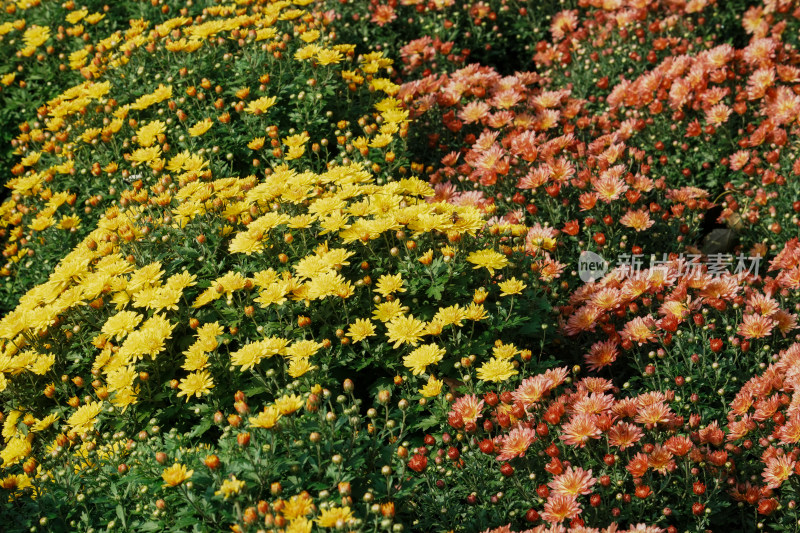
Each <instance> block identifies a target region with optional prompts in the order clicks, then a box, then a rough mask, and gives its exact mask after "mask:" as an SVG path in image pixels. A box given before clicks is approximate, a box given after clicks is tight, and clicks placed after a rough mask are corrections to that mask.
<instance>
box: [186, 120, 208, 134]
mask: <svg viewBox="0 0 800 533" xmlns="http://www.w3.org/2000/svg"><path fill="white" fill-rule="evenodd" d="M213 125H214V122H213V121H212V120H211V119H210V118H205V119H203V120H201V121H200V122H198V123H197V124H195V125H194V126H192V127H191V128H189V135H191V136H192V137H199V136H201V135H203V134H204V133H205V132H207V131H208V130H210V129H211V126H213Z"/></svg>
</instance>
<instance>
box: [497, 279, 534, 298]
mask: <svg viewBox="0 0 800 533" xmlns="http://www.w3.org/2000/svg"><path fill="white" fill-rule="evenodd" d="M498 285H499V287H500V296H511V295H512V294H520V293H522V291H523V290H525V288H526V287H527V285H526V284H525V283H523V282H522V281H520V280H518V279H517V278H511V279H509V280H506V281H501V282H500V283H498Z"/></svg>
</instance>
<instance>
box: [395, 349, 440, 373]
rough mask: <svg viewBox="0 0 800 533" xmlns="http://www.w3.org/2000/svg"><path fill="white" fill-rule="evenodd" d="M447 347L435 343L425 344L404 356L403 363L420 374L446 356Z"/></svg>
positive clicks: (413, 371)
mask: <svg viewBox="0 0 800 533" xmlns="http://www.w3.org/2000/svg"><path fill="white" fill-rule="evenodd" d="M444 354H445V349H444V348H440V347H439V346H437V345H435V344H424V345H422V346H420V347H419V348H417V349H415V350H414V351H412V352H411V353H410V354H408V355H406V356H405V357H404V358H403V365H404V366H405V367H406V368H410V369H411V372H412V373H413V374H414V375H415V376H418V375H420V374H422V373H423V372H425V370H426V369H427V368H428V366H430V365H435V364H436V363H438V362H439V361H441V360H442V357H444Z"/></svg>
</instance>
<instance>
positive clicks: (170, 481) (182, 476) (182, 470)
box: [161, 463, 194, 487]
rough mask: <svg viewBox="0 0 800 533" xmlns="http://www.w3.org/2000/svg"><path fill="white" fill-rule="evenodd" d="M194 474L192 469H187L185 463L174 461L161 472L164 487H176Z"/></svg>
mask: <svg viewBox="0 0 800 533" xmlns="http://www.w3.org/2000/svg"><path fill="white" fill-rule="evenodd" d="M192 474H194V470H187V469H186V465H182V464H178V463H175V464H174V465H172V466H170V467H168V468H165V469H164V471H163V472H161V478H162V479H163V480H164V486H165V487H177V486H178V485H180V484H181V483H183V482H184V481H186V480H187V479H189V478H190V477H192Z"/></svg>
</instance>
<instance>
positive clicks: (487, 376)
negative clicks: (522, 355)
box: [477, 357, 519, 382]
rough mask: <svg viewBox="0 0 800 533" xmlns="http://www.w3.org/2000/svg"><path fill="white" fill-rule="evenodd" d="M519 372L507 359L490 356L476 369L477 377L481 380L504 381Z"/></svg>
mask: <svg viewBox="0 0 800 533" xmlns="http://www.w3.org/2000/svg"><path fill="white" fill-rule="evenodd" d="M518 373H519V372H518V371H517V370H516V369H515V368H514V364H513V363H512V362H511V361H509V360H507V359H497V358H496V357H492V358H491V359H489V360H488V361H487V362H485V363H483V365H481V367H480V368H479V369H478V372H477V374H478V379H480V380H483V381H493V382H500V381H505V380H507V379H508V378H510V377H511V376H515V375H517V374H518Z"/></svg>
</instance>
